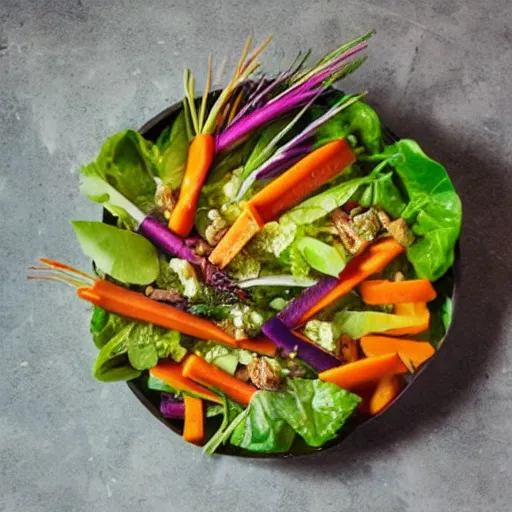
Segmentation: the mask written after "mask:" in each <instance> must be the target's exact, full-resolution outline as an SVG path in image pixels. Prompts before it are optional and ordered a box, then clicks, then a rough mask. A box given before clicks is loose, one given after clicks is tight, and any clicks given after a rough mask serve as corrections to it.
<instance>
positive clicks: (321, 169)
mask: <svg viewBox="0 0 512 512" xmlns="http://www.w3.org/2000/svg"><path fill="white" fill-rule="evenodd" d="M355 161H356V155H355V153H354V152H353V151H352V148H351V147H350V145H349V143H348V142H347V141H346V140H345V139H339V140H334V141H332V142H329V143H327V144H325V145H324V146H321V147H319V148H318V149H316V150H315V151H313V152H311V153H309V154H308V155H306V156H305V157H304V158H302V159H301V160H299V161H298V162H297V163H296V164H295V165H293V166H292V167H290V169H288V170H287V171H286V172H284V173H283V174H281V176H279V177H278V178H276V179H275V180H274V181H271V182H270V183H269V184H268V185H267V186H266V187H264V188H263V189H262V190H260V191H259V192H258V193H257V194H256V195H255V196H254V197H253V198H251V199H250V201H249V203H250V204H251V205H252V206H253V207H254V208H255V209H256V211H257V212H258V213H259V214H260V216H261V218H262V219H263V221H264V222H269V221H271V220H274V219H277V217H279V216H280V215H281V214H282V213H283V212H285V211H286V210H288V209H289V208H291V207H292V206H295V205H296V204H298V203H300V201H302V200H303V199H304V198H306V197H307V196H309V195H310V194H311V193H312V192H314V191H315V190H317V189H318V188H320V187H321V186H322V185H323V184H324V183H327V182H328V181H329V180H331V179H332V178H334V177H335V176H336V175H337V174H339V173H340V172H341V171H343V170H344V169H346V168H347V167H348V166H349V165H351V164H353V163H354V162H355Z"/></svg>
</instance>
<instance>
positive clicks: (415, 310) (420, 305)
mask: <svg viewBox="0 0 512 512" xmlns="http://www.w3.org/2000/svg"><path fill="white" fill-rule="evenodd" d="M394 311H395V314H396V315H404V316H414V317H416V318H417V319H418V321H417V323H415V324H413V325H410V326H408V327H399V328H397V329H390V330H389V331H386V334H387V335H393V336H401V335H402V334H418V333H420V332H423V331H426V330H427V329H428V326H429V324H430V311H429V309H428V307H427V304H426V303H425V302H407V303H403V304H395V307H394Z"/></svg>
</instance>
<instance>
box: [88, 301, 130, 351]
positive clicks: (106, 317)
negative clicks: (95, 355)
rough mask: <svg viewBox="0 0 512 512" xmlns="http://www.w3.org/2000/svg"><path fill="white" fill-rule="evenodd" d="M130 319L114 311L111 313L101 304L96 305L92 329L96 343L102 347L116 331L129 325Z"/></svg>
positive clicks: (93, 312)
mask: <svg viewBox="0 0 512 512" xmlns="http://www.w3.org/2000/svg"><path fill="white" fill-rule="evenodd" d="M129 323H130V320H128V319H127V318H124V317H122V316H119V315H115V314H114V313H109V312H108V311H105V310H104V309H102V308H100V307H99V306H94V308H93V311H92V317H91V327H90V331H91V334H92V338H93V341H94V344H95V345H96V347H98V348H102V347H103V346H104V345H105V344H106V343H107V342H108V341H109V340H110V339H111V338H112V337H113V336H114V335H115V334H116V333H118V332H119V331H120V330H121V329H122V328H123V327H125V326H126V325H128V324H129Z"/></svg>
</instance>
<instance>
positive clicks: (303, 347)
mask: <svg viewBox="0 0 512 512" xmlns="http://www.w3.org/2000/svg"><path fill="white" fill-rule="evenodd" d="M261 331H262V332H263V334H265V336H267V338H270V339H271V340H272V341H273V342H274V343H275V344H276V346H277V347H279V348H280V349H282V350H283V351H284V352H286V353H288V354H289V353H290V352H297V354H298V356H299V357H300V358H301V359H302V360H303V361H304V362H306V363H308V364H309V365H310V366H311V367H312V368H313V369H314V370H316V371H317V372H323V371H325V370H329V369H330V368H334V367H336V366H340V364H341V361H340V360H339V359H338V358H337V357H335V356H333V355H332V354H330V353H329V352H327V351H325V350H324V349H322V348H320V347H319V346H318V345H315V344H314V343H312V342H309V341H306V340H304V339H303V338H300V337H299V336H297V335H296V334H294V333H293V332H290V331H289V329H288V327H287V326H286V325H285V324H284V323H283V322H281V320H279V318H277V317H274V318H271V319H270V320H268V321H267V322H266V323H265V324H264V325H263V327H262V328H261Z"/></svg>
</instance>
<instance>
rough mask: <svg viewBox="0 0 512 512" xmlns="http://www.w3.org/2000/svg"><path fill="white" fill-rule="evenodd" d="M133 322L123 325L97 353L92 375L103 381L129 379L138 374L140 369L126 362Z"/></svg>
mask: <svg viewBox="0 0 512 512" xmlns="http://www.w3.org/2000/svg"><path fill="white" fill-rule="evenodd" d="M132 329H133V324H129V325H127V326H125V327H123V328H122V329H121V330H120V331H119V332H118V333H117V334H116V335H115V336H114V337H112V338H111V339H110V340H109V341H108V343H106V344H105V345H104V346H103V347H102V348H101V350H100V351H99V353H98V356H97V358H96V361H95V363H94V365H93V368H92V374H93V376H94V377H95V378H96V379H98V380H101V381H103V382H111V381H117V380H131V379H135V378H137V377H139V376H140V371H138V370H137V369H134V368H133V367H132V366H130V365H129V364H128V360H127V358H126V353H127V352H128V346H129V336H130V333H131V331H132Z"/></svg>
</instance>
